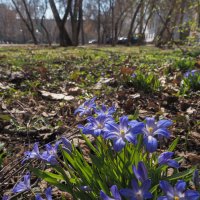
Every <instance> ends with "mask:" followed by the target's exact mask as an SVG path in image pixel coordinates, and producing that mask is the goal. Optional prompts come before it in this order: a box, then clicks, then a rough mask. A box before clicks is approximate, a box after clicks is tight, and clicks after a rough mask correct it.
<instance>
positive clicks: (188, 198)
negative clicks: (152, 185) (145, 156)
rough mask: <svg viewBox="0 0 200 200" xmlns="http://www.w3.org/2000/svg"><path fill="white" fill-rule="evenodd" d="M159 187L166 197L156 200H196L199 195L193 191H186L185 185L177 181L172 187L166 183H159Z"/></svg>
mask: <svg viewBox="0 0 200 200" xmlns="http://www.w3.org/2000/svg"><path fill="white" fill-rule="evenodd" d="M160 187H161V189H162V191H163V192H164V194H165V195H166V196H161V197H158V200H198V199H199V197H200V196H199V193H198V192H197V191H194V190H186V191H185V188H186V183H185V182H184V181H182V180H179V181H178V182H177V183H176V185H175V186H174V187H172V186H171V185H170V184H169V183H168V182H167V181H160Z"/></svg>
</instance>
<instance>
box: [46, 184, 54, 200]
mask: <svg viewBox="0 0 200 200" xmlns="http://www.w3.org/2000/svg"><path fill="white" fill-rule="evenodd" d="M45 194H46V198H47V200H52V194H51V187H48V188H47V189H46V190H45Z"/></svg>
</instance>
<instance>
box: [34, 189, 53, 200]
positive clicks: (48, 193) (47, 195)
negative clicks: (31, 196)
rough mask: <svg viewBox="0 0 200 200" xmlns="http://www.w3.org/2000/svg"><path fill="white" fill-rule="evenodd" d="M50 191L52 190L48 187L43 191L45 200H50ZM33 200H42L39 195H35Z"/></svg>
mask: <svg viewBox="0 0 200 200" xmlns="http://www.w3.org/2000/svg"><path fill="white" fill-rule="evenodd" d="M51 191H52V189H51V188H50V187H48V188H47V189H46V190H45V195H46V199H47V200H52V194H51ZM35 200H44V199H43V198H42V197H41V195H40V194H36V195H35Z"/></svg>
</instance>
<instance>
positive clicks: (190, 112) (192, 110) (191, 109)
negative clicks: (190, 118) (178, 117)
mask: <svg viewBox="0 0 200 200" xmlns="http://www.w3.org/2000/svg"><path fill="white" fill-rule="evenodd" d="M186 112H187V113H188V114H193V113H194V112H196V110H195V109H194V108H192V107H189V108H188V109H187V110H186Z"/></svg>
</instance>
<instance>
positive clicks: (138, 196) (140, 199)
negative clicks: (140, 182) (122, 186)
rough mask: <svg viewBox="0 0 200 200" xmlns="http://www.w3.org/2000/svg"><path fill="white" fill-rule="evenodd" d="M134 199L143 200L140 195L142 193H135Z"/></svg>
mask: <svg viewBox="0 0 200 200" xmlns="http://www.w3.org/2000/svg"><path fill="white" fill-rule="evenodd" d="M136 199H137V200H143V195H142V191H141V190H139V191H138V192H137V193H136Z"/></svg>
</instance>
